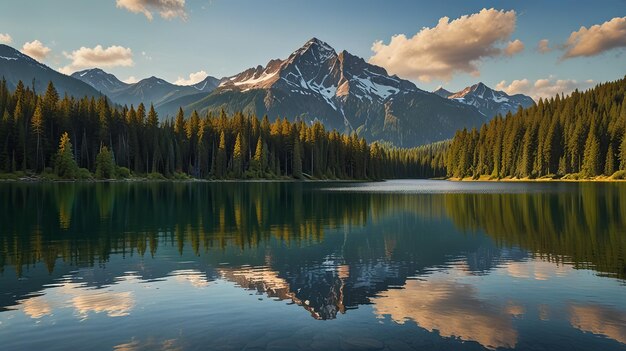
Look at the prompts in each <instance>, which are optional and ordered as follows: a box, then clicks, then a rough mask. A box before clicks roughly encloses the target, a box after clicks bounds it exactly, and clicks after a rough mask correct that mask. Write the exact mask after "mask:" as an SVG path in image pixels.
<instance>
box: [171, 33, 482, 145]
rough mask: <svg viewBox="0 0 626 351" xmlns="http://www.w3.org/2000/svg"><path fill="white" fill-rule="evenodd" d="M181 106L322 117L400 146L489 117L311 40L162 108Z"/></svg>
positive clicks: (328, 122) (345, 129)
mask: <svg viewBox="0 0 626 351" xmlns="http://www.w3.org/2000/svg"><path fill="white" fill-rule="evenodd" d="M198 96H199V95H198ZM199 97H200V96H199ZM179 106H184V109H185V110H186V111H187V112H190V111H192V110H197V111H200V112H207V111H215V112H217V111H219V110H221V109H224V110H226V111H227V112H231V113H232V112H235V111H238V110H243V111H244V112H247V113H255V114H257V115H258V116H262V115H265V114H267V115H268V116H269V117H270V118H272V119H273V118H276V117H279V116H280V117H287V118H289V119H292V120H293V119H301V120H304V121H306V122H307V123H311V122H313V121H315V120H319V121H321V122H323V123H324V125H325V126H326V127H327V128H336V129H338V130H339V131H341V132H346V133H350V132H354V131H358V132H359V134H360V135H362V136H364V137H365V138H366V139H368V140H370V141H372V140H386V141H390V142H393V143H394V144H395V145H397V146H415V145H420V144H424V143H427V142H431V141H437V140H442V139H446V138H450V137H451V136H452V135H453V134H454V132H455V131H456V129H458V128H463V127H473V126H478V125H480V124H482V123H483V122H485V120H486V119H485V117H484V116H483V115H482V114H480V113H479V112H478V110H477V109H476V108H474V107H473V106H468V105H466V104H463V103H460V102H457V101H454V100H447V99H443V98H441V97H439V96H437V95H435V94H433V93H429V92H426V91H423V90H421V89H419V88H417V87H416V86H415V84H413V83H411V82H409V81H407V80H403V79H401V78H398V77H397V76H390V75H388V74H387V72H386V70H385V69H383V68H382V67H378V66H374V65H371V64H369V63H367V62H365V60H363V59H362V58H359V57H357V56H354V55H351V54H350V53H348V52H347V51H342V52H340V53H339V54H337V52H336V51H335V50H334V49H333V48H332V47H331V46H330V45H328V44H326V43H325V42H323V41H321V40H319V39H316V38H313V39H311V40H309V41H308V42H307V43H305V44H304V46H302V47H301V48H299V49H298V50H296V51H294V52H293V53H292V54H291V55H290V56H289V57H288V58H287V59H285V60H280V59H274V60H271V61H269V62H268V64H267V65H266V66H257V67H253V68H250V69H248V70H245V71H243V72H241V73H240V74H237V75H235V76H232V77H228V78H224V79H223V80H222V82H221V83H220V85H219V87H218V88H217V89H216V90H215V91H214V92H212V93H211V94H209V95H207V96H204V97H201V98H200V99H198V100H196V101H194V102H192V103H189V97H184V98H179V99H176V100H171V101H170V102H168V103H166V104H163V105H161V108H162V111H165V112H166V113H167V114H169V115H172V114H173V113H175V111H176V110H177V109H178V107H179ZM424 131H431V132H432V135H429V134H428V133H425V132H424Z"/></svg>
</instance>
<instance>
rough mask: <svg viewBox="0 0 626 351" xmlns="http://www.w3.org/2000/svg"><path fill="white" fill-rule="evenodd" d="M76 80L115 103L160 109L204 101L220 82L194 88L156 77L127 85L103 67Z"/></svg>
mask: <svg viewBox="0 0 626 351" xmlns="http://www.w3.org/2000/svg"><path fill="white" fill-rule="evenodd" d="M72 77H73V78H76V79H78V80H81V81H83V82H85V83H87V84H89V85H91V86H92V87H94V88H95V89H97V90H98V91H101V92H102V93H103V94H106V95H107V96H108V97H109V98H110V99H111V100H112V101H113V102H115V103H118V104H121V105H131V104H132V105H135V106H137V105H139V104H140V103H142V102H143V103H144V104H146V105H149V104H154V105H155V107H156V108H157V109H159V106H160V105H162V104H165V103H167V102H169V101H171V100H174V99H177V98H180V97H184V96H190V95H198V96H197V97H196V98H195V100H197V99H200V98H202V97H204V96H206V95H207V94H208V93H210V92H212V91H213V90H215V89H216V88H217V86H218V85H219V83H220V80H219V79H217V78H214V77H210V76H209V77H206V78H205V79H204V80H202V81H201V82H199V83H196V84H194V85H189V86H183V85H176V84H172V83H169V82H167V81H165V80H163V79H160V78H157V77H154V76H153V77H150V78H146V79H142V80H140V81H139V82H137V83H134V84H127V83H124V82H122V81H120V80H119V79H117V77H115V76H114V75H113V74H110V73H107V72H104V71H103V70H101V69H99V68H93V69H87V70H84V71H80V72H75V73H73V74H72ZM195 100H190V102H191V101H195Z"/></svg>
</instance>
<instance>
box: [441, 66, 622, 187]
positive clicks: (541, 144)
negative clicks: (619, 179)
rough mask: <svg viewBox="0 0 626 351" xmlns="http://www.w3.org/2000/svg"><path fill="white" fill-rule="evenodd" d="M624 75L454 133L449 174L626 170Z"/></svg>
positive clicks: (590, 175)
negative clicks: (477, 128)
mask: <svg viewBox="0 0 626 351" xmlns="http://www.w3.org/2000/svg"><path fill="white" fill-rule="evenodd" d="M625 96H626V78H625V79H621V80H618V81H615V82H609V83H604V84H600V85H598V86H596V87H595V88H594V89H591V90H589V91H586V92H579V91H574V92H573V93H572V94H571V95H570V96H568V97H566V98H563V97H562V96H559V95H557V96H555V97H554V98H551V99H545V100H543V99H540V100H539V102H537V104H536V105H535V106H532V107H529V108H526V109H521V108H520V109H519V110H518V111H517V112H516V113H515V114H511V113H509V114H507V116H506V117H502V116H496V117H495V118H494V119H493V120H491V121H490V122H488V123H486V124H485V125H483V126H482V127H481V128H480V130H475V129H474V130H470V131H468V130H462V131H459V132H457V133H456V135H455V136H454V138H453V139H452V140H451V141H450V144H449V145H450V146H449V148H447V150H445V154H446V155H445V158H446V162H445V164H446V173H447V175H448V176H449V177H459V178H462V177H469V176H472V177H477V176H481V175H492V176H493V177H495V178H504V177H517V178H541V177H544V176H545V175H549V174H558V175H565V174H572V175H571V176H570V177H569V178H570V179H571V178H579V177H582V178H593V177H596V176H599V175H602V174H606V175H610V174H612V173H613V172H614V171H615V170H616V169H620V170H626V138H625V137H624V136H625V133H626V103H625V101H624V100H625Z"/></svg>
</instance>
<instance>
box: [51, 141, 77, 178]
mask: <svg viewBox="0 0 626 351" xmlns="http://www.w3.org/2000/svg"><path fill="white" fill-rule="evenodd" d="M54 170H55V173H56V175H57V176H58V177H59V178H61V179H73V178H77V177H78V176H79V174H78V165H77V164H76V161H75V160H74V154H73V152H72V143H71V142H70V137H69V135H68V134H67V132H65V133H63V135H61V141H60V142H59V150H58V151H57V154H56V157H55V160H54ZM80 175H83V174H80Z"/></svg>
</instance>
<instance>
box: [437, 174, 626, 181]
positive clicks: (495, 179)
mask: <svg viewBox="0 0 626 351" xmlns="http://www.w3.org/2000/svg"><path fill="white" fill-rule="evenodd" d="M566 177H567V175H566V176H564V177H561V178H512V177H505V178H500V179H497V178H492V177H491V176H481V177H479V178H478V179H474V178H473V177H465V178H458V177H451V178H443V179H442V178H439V179H442V180H447V181H451V182H510V183H591V182H596V183H618V182H624V181H626V179H614V178H611V177H610V176H598V177H595V178H580V179H568V178H566Z"/></svg>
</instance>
